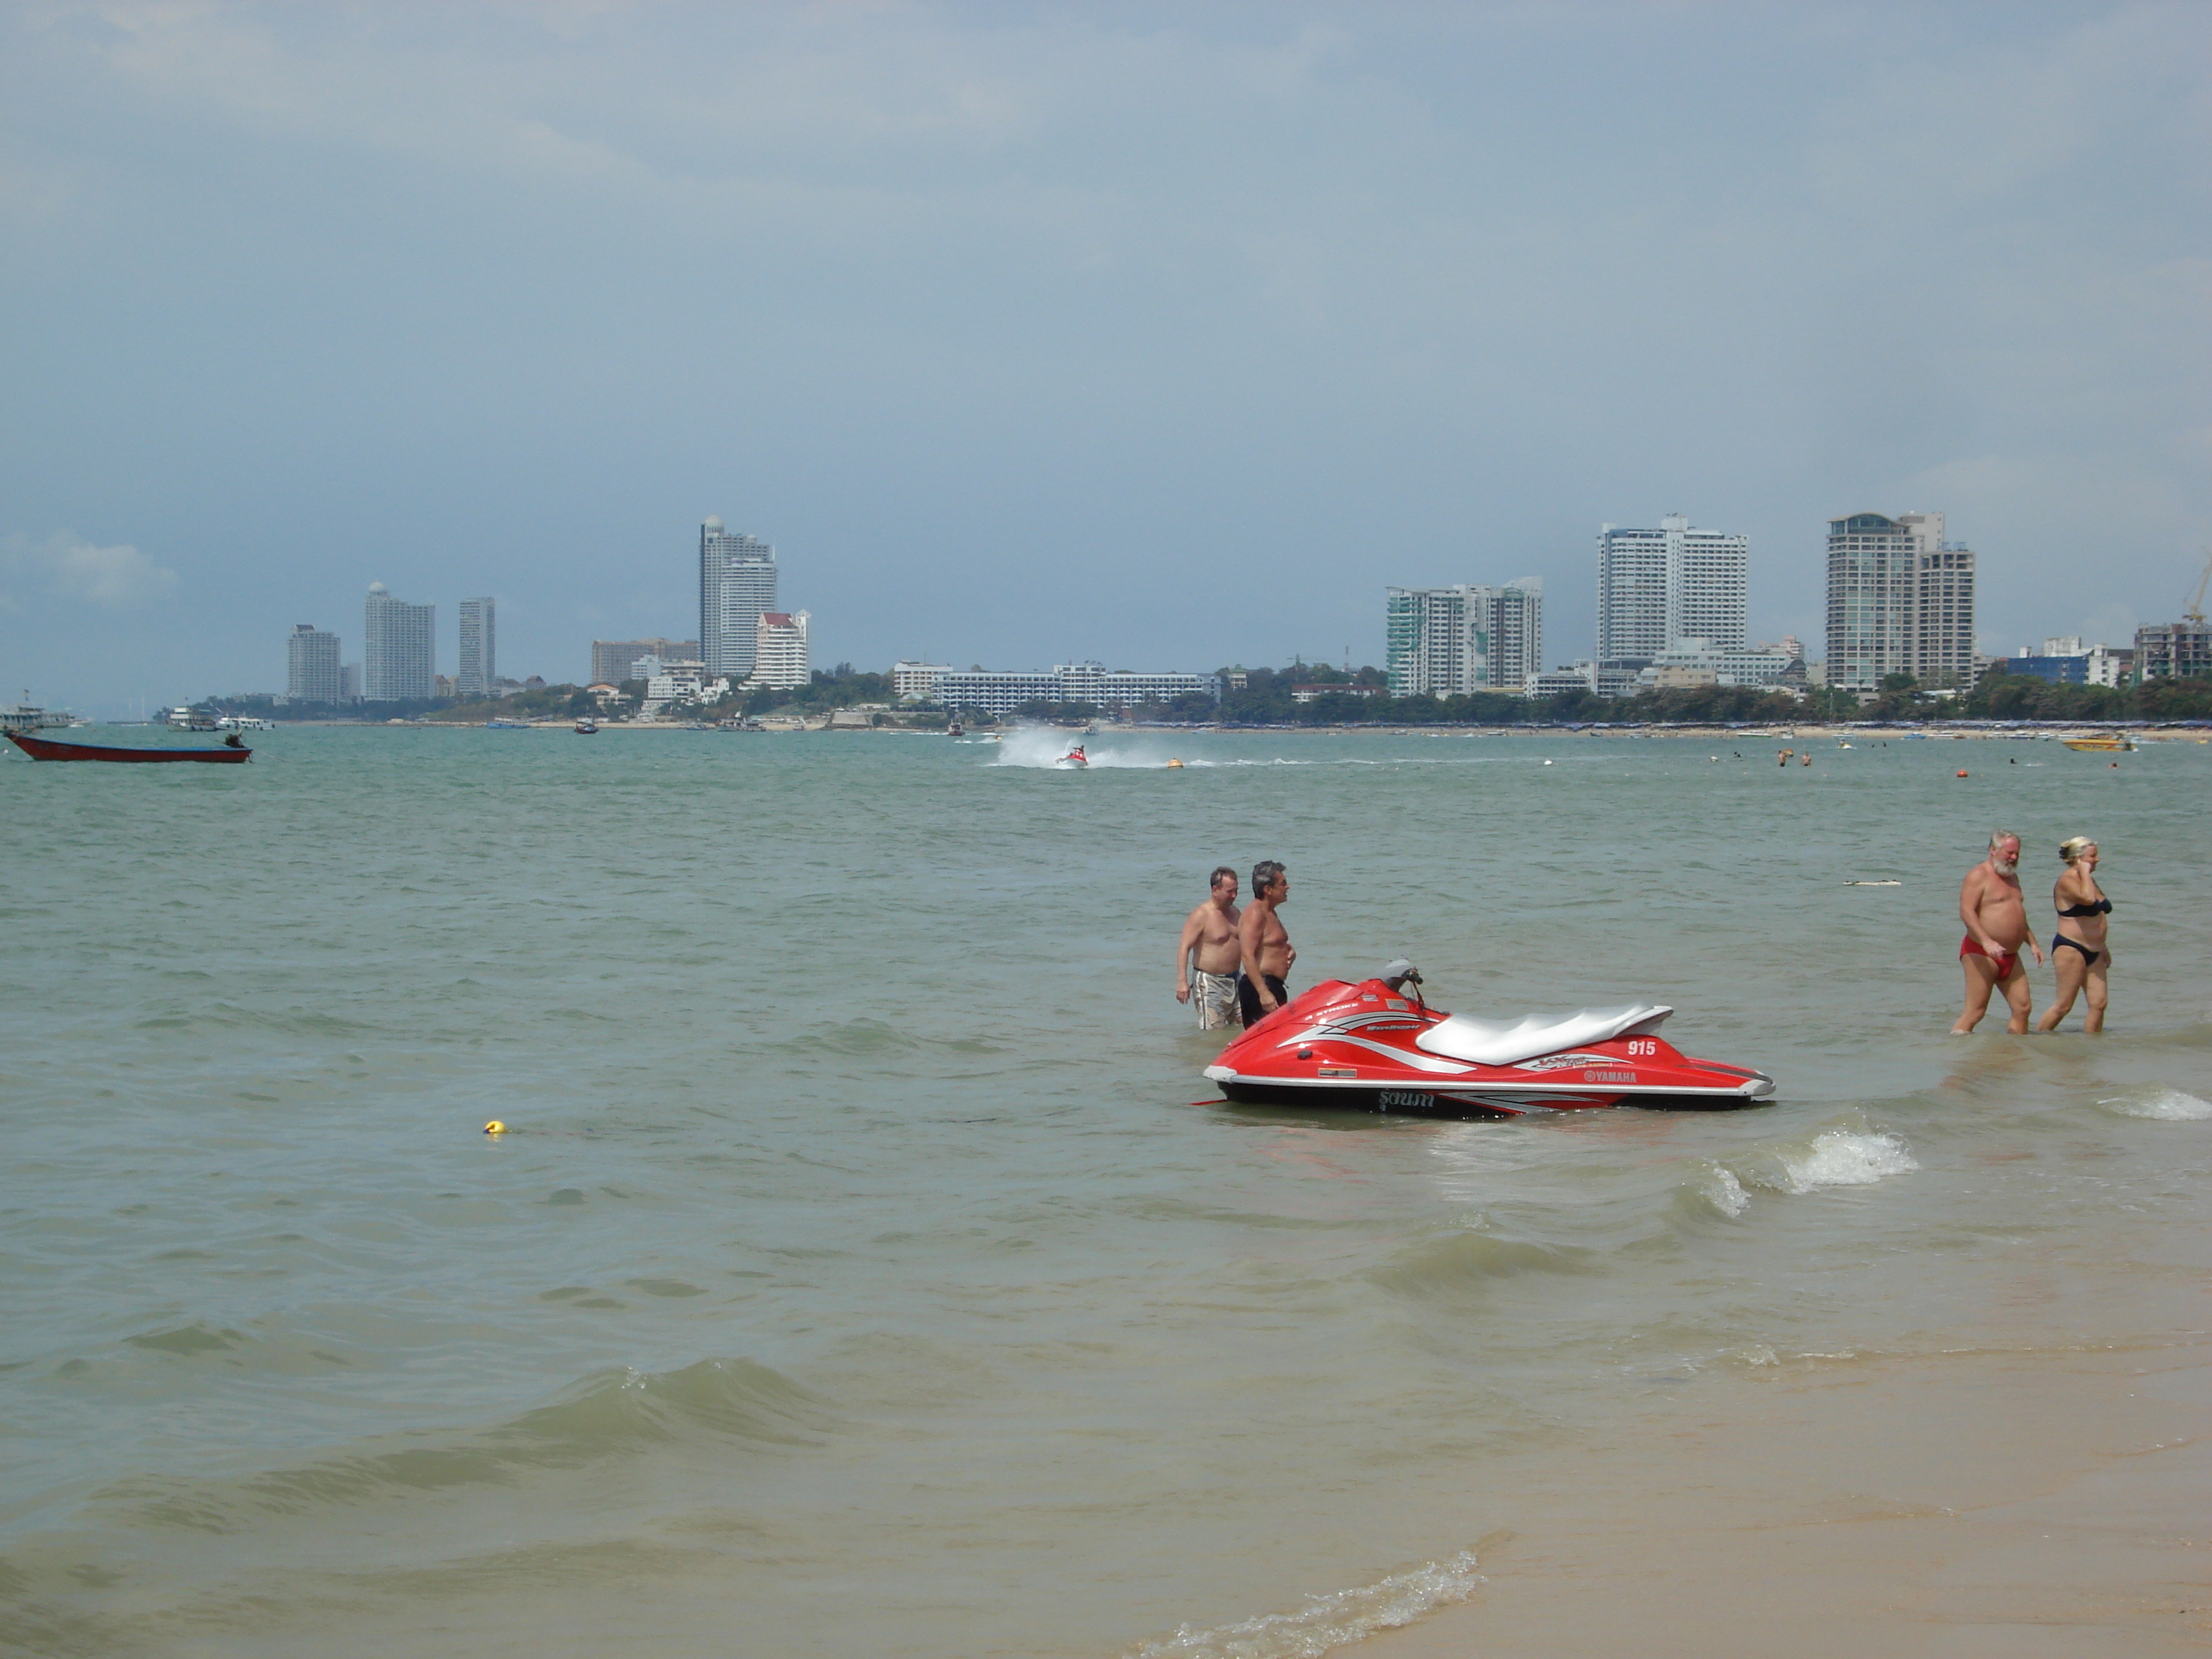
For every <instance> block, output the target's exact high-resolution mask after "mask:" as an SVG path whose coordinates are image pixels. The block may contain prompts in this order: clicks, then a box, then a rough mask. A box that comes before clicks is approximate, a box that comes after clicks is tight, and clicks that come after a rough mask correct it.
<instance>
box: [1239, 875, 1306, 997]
mask: <svg viewBox="0 0 2212 1659" xmlns="http://www.w3.org/2000/svg"><path fill="white" fill-rule="evenodd" d="M1290 896H1291V878H1289V877H1288V876H1286V875H1285V874H1284V873H1283V866H1281V865H1280V864H1278V863H1277V862H1276V861H1275V860H1273V859H1261V860H1260V861H1259V863H1257V864H1255V865H1254V866H1252V902H1251V903H1249V904H1248V905H1246V906H1245V907H1244V914H1243V916H1242V917H1241V918H1240V919H1239V920H1238V921H1237V951H1238V954H1239V957H1240V958H1241V960H1242V963H1243V969H1244V972H1243V977H1241V978H1240V979H1238V980H1237V1006H1238V1008H1239V1009H1240V1010H1241V1011H1242V1012H1243V1016H1244V1024H1246V1025H1247V1026H1252V1025H1257V1024H1259V1023H1260V1022H1261V1020H1263V1019H1265V1018H1267V1016H1268V1015H1269V1014H1272V1013H1273V1012H1275V1010H1276V1009H1278V1008H1279V1007H1281V1006H1283V1005H1284V1004H1285V1003H1286V1002H1288V1001H1289V1000H1291V993H1290V987H1288V986H1286V985H1285V984H1284V982H1283V981H1285V980H1286V979H1288V978H1289V977H1290V973H1291V963H1294V962H1296V961H1297V959H1298V953H1297V949H1296V948H1295V947H1294V946H1292V945H1291V936H1290V935H1289V934H1288V933H1285V932H1284V931H1283V923H1282V919H1281V918H1280V917H1279V916H1278V915H1276V914H1275V907H1276V906H1277V905H1279V904H1280V903H1281V902H1283V901H1284V900H1285V899H1286V898H1288V897H1290Z"/></svg>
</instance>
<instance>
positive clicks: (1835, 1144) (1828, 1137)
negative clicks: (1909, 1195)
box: [1739, 1129, 1920, 1194]
mask: <svg viewBox="0 0 2212 1659" xmlns="http://www.w3.org/2000/svg"><path fill="white" fill-rule="evenodd" d="M1919 1167H1920V1160H1919V1159H1918V1158H1915V1157H1913V1156H1912V1152H1911V1148H1909V1147H1908V1146H1905V1142H1904V1140H1903V1139H1901V1138H1900V1137H1899V1136H1897V1135H1893V1134H1887V1133H1877V1132H1871V1131H1863V1130H1857V1129H1824V1130H1822V1131H1821V1132H1820V1133H1819V1134H1816V1135H1814V1137H1813V1138H1812V1139H1811V1140H1809V1141H1803V1142H1799V1143H1797V1144H1796V1145H1788V1146H1773V1147H1770V1148H1768V1149H1767V1152H1766V1156H1765V1158H1762V1159H1760V1160H1759V1166H1758V1167H1756V1168H1754V1169H1753V1170H1750V1171H1748V1172H1747V1179H1749V1180H1750V1181H1751V1182H1752V1183H1753V1185H1754V1186H1759V1187H1765V1188H1768V1189H1769V1190H1771V1191H1773V1192H1778V1193H1793V1194H1794V1193H1817V1192H1819V1191H1820V1190H1822V1189H1823V1188H1828V1187H1871V1186H1872V1185H1874V1183H1875V1182H1877V1181H1881V1180H1884V1179H1886V1178H1887V1177H1888V1176H1893V1175H1905V1174H1907V1173H1909V1172H1910V1171H1911V1170H1917V1169H1918V1168H1919ZM1740 1186H1741V1182H1739V1187H1740Z"/></svg>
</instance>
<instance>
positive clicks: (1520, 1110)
mask: <svg viewBox="0 0 2212 1659" xmlns="http://www.w3.org/2000/svg"><path fill="white" fill-rule="evenodd" d="M1420 982H1421V976H1420V975H1419V973H1418V972H1417V971H1415V969H1414V968H1413V964H1412V963H1408V962H1402V961H1401V962H1394V963H1391V964H1390V965H1389V967H1387V968H1385V969H1383V975H1382V976H1381V977H1380V978H1376V979H1365V980H1361V981H1359V982H1358V984H1356V985H1354V984H1347V983H1346V981H1343V980H1340V979H1331V980H1324V981H1322V982H1321V983H1320V984H1319V985H1316V986H1315V987H1313V989H1312V990H1310V991H1308V992H1306V993H1305V994H1303V995H1302V996H1298V997H1297V998H1294V999H1293V1000H1291V1002H1290V1003H1289V1004H1288V1005H1287V1006H1284V1007H1281V1008H1278V1009H1277V1010H1276V1011H1275V1012H1273V1013H1272V1014H1270V1015H1268V1016H1267V1018H1265V1019H1263V1020H1261V1022H1260V1023H1259V1024H1257V1025H1255V1026H1254V1027H1253V1028H1252V1029H1251V1030H1249V1031H1247V1032H1245V1033H1244V1035H1243V1036H1241V1037H1239V1038H1237V1041H1236V1042H1232V1043H1231V1044H1230V1045H1229V1046H1228V1047H1227V1048H1224V1049H1223V1050H1222V1051H1221V1058H1220V1059H1219V1060H1217V1061H1215V1062H1214V1064H1212V1065H1211V1066H1207V1067H1206V1076H1207V1077H1208V1078H1210V1079H1212V1080H1213V1081H1214V1082H1216V1083H1218V1084H1219V1085H1221V1091H1222V1093H1224V1094H1225V1095H1227V1096H1228V1097H1229V1098H1230V1099H1231V1100H1232V1101H1237V1102H1238V1103H1253V1104H1262V1105H1272V1106H1285V1105H1297V1106H1328V1107H1334V1108H1338V1109H1344V1110H1349V1111H1360V1112H1407V1113H1417V1114H1420V1115H1426V1116H1431V1117H1520V1116H1523V1115H1528V1114H1530V1113H1541V1112H1571V1111H1584V1110H1588V1109H1592V1108H1595V1107H1599V1106H1621V1105H1633V1106H1673V1107H1703V1108H1706V1109H1712V1108H1718V1107H1729V1106H1748V1105H1752V1104H1753V1103H1756V1102H1759V1101H1763V1100H1771V1099H1772V1098H1773V1097H1774V1079H1772V1078H1771V1077H1769V1076H1767V1075H1766V1073H1764V1072H1754V1071H1753V1070H1751V1069H1750V1068H1749V1067H1747V1066H1723V1065H1722V1064H1721V1063H1720V1062H1719V1061H1718V1060H1692V1059H1691V1058H1690V1057H1689V1056H1688V1055H1686V1054H1682V1053H1681V1052H1680V1051H1679V1050H1678V1049H1676V1048H1674V1045H1673V1044H1672V1043H1670V1042H1667V1041H1666V1040H1665V1039H1664V1038H1662V1037H1661V1036H1658V1035H1657V1033H1658V1030H1659V1027H1660V1025H1661V1024H1662V1023H1663V1022H1664V1021H1665V1020H1666V1018H1667V1017H1668V1015H1669V1014H1671V1013H1673V1012H1674V1010H1673V1009H1672V1008H1669V1007H1668V1006H1665V1005H1664V1004H1662V1003H1656V1002H1638V1003H1630V1004H1628V1005H1626V1006H1622V1007H1618V1008H1584V1009H1581V1010H1579V1011H1578V1012H1575V1013H1571V1014H1553V1015H1545V1014H1528V1015H1526V1016H1524V1017H1523V1018H1520V1019H1476V1018H1471V1017H1469V1016H1468V1015H1464V1014H1443V1013H1438V1012H1437V1011H1436V1010H1435V1009H1433V1008H1431V1007H1430V1006H1428V1004H1427V1003H1426V1002H1425V1001H1424V1000H1422V998H1421V994H1420V992H1419V988H1418V987H1419V985H1420ZM1409 985H1410V986H1413V987H1416V988H1415V989H1413V990H1412V991H1411V992H1410V993H1409V992H1408V991H1407V986H1409Z"/></svg>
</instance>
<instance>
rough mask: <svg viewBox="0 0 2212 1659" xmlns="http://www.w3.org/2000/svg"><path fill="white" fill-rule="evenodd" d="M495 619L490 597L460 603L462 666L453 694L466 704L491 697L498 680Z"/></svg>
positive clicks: (464, 600) (455, 680) (455, 676)
mask: <svg viewBox="0 0 2212 1659" xmlns="http://www.w3.org/2000/svg"><path fill="white" fill-rule="evenodd" d="M494 620H495V617H494V607H493V605H492V602H491V600H490V599H489V598H485V599H463V600H462V601H461V665H460V670H459V672H458V673H456V674H455V675H454V676H453V695H454V696H457V697H459V699H460V700H461V701H462V702H482V701H483V699H484V698H486V697H489V696H491V685H492V682H493V681H494V680H495V679H496V678H499V667H498V662H497V650H496V641H495V639H494V637H493V623H494Z"/></svg>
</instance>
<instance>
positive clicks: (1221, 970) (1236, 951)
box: [1176, 864, 1243, 1031]
mask: <svg viewBox="0 0 2212 1659" xmlns="http://www.w3.org/2000/svg"><path fill="white" fill-rule="evenodd" d="M1193 951H1196V952H1197V953H1198V965H1197V968H1196V969H1195V970H1194V969H1193V968H1192V966H1191V953H1192V952H1193ZM1242 960H1243V946H1242V945H1239V944H1238V943H1237V872H1235V871H1234V870H1232V869H1231V868H1230V867H1229V866H1227V865H1225V864H1224V865H1220V866H1217V867H1216V868H1215V870H1214V872H1213V878H1212V892H1210V893H1209V894H1207V895H1206V902H1205V903H1203V904H1201V905H1200V906H1199V907H1198V908H1197V909H1195V910H1194V911H1192V912H1191V913H1190V915H1188V916H1186V917H1184V918H1183V924H1182V938H1181V939H1178V940H1177V941H1176V1001H1177V1002H1188V1001H1189V1000H1191V994H1192V991H1193V989H1194V988H1195V989H1196V992H1197V995H1198V1029H1199V1030H1201V1031H1225V1030H1228V1029H1229V1028H1230V1027H1231V1026H1232V1025H1235V1024H1239V1023H1240V1020H1241V1013H1240V1011H1239V1009H1238V1007H1237V964H1238V963H1240V962H1241V961H1242ZM1194 982H1195V985H1194Z"/></svg>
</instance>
